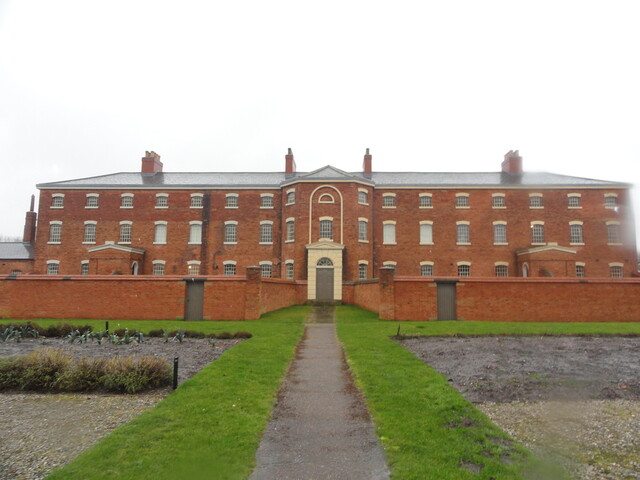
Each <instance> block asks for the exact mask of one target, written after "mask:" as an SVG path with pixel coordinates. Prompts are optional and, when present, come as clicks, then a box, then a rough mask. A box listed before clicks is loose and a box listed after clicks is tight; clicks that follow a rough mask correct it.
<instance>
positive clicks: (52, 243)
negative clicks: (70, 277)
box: [47, 242, 611, 245]
mask: <svg viewBox="0 0 640 480" xmlns="http://www.w3.org/2000/svg"><path fill="white" fill-rule="evenodd" d="M60 244H62V242H47V245H60ZM609 245H611V244H609Z"/></svg>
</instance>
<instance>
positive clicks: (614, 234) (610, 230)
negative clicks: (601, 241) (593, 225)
mask: <svg viewBox="0 0 640 480" xmlns="http://www.w3.org/2000/svg"><path fill="white" fill-rule="evenodd" d="M607 198H609V197H607ZM607 242H608V243H620V228H619V226H618V225H607Z"/></svg>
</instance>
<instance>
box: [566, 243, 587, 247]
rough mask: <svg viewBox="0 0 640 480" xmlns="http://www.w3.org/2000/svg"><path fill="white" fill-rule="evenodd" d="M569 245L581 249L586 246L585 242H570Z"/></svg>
mask: <svg viewBox="0 0 640 480" xmlns="http://www.w3.org/2000/svg"><path fill="white" fill-rule="evenodd" d="M569 245H571V246H576V247H580V246H584V242H569Z"/></svg>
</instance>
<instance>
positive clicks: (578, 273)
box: [576, 265, 586, 277]
mask: <svg viewBox="0 0 640 480" xmlns="http://www.w3.org/2000/svg"><path fill="white" fill-rule="evenodd" d="M585 273H586V272H585V268H584V265H576V277H584V276H586V275H585Z"/></svg>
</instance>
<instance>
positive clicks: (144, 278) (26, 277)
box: [0, 274, 247, 282]
mask: <svg viewBox="0 0 640 480" xmlns="http://www.w3.org/2000/svg"><path fill="white" fill-rule="evenodd" d="M192 278H193V279H194V280H195V281H199V282H239V281H242V282H245V281H246V280H247V277H246V276H244V275H235V276H223V275H211V276H206V275H198V276H194V277H187V276H185V275H31V274H23V275H15V276H14V275H4V276H2V277H0V281H2V280H11V281H13V280H16V281H19V282H28V281H30V280H38V281H45V282H61V281H70V280H73V281H83V282H86V281H94V282H95V281H100V282H120V281H127V282H189V281H191V279H192Z"/></svg>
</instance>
